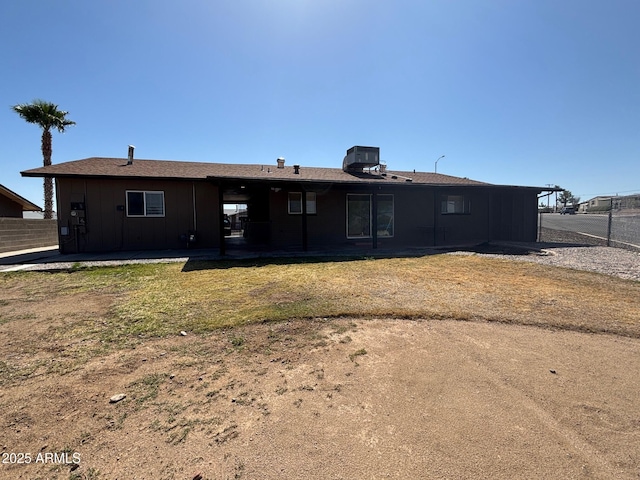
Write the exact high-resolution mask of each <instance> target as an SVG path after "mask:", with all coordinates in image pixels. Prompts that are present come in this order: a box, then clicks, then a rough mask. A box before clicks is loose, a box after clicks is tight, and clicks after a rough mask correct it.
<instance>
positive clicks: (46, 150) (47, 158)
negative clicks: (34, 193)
mask: <svg viewBox="0 0 640 480" xmlns="http://www.w3.org/2000/svg"><path fill="white" fill-rule="evenodd" d="M42 160H43V163H44V166H45V167H47V166H49V165H51V132H50V131H49V130H46V129H45V130H43V132H42ZM44 218H45V219H47V220H50V219H52V218H53V179H52V178H49V177H45V179H44Z"/></svg>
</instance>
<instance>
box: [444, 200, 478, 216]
mask: <svg viewBox="0 0 640 480" xmlns="http://www.w3.org/2000/svg"><path fill="white" fill-rule="evenodd" d="M440 213H442V214H443V215H452V214H466V213H471V202H470V201H469V199H467V198H465V197H464V195H443V196H442V204H441V208H440Z"/></svg>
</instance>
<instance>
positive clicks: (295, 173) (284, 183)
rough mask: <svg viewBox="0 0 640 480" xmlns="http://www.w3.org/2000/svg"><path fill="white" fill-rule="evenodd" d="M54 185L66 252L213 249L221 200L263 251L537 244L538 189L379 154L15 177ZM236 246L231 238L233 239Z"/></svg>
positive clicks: (110, 166) (220, 228) (64, 168)
mask: <svg viewBox="0 0 640 480" xmlns="http://www.w3.org/2000/svg"><path fill="white" fill-rule="evenodd" d="M22 175H23V176H25V177H52V178H54V179H55V184H56V201H57V208H58V218H59V239H60V243H59V244H60V250H61V252H62V253H73V252H78V251H87V252H88V251H95V252H98V251H114V250H136V249H176V248H184V247H186V246H196V247H198V248H212V249H219V250H220V253H222V254H224V253H225V251H226V249H227V248H229V246H230V243H229V242H230V240H231V239H230V238H227V239H225V230H224V208H225V204H227V205H232V204H243V205H246V208H247V211H246V221H244V222H243V227H244V234H243V238H242V241H243V242H245V243H246V244H248V245H253V246H257V245H260V246H261V248H263V249H264V248H266V249H274V250H282V249H301V250H307V249H310V248H327V247H328V248H332V249H333V248H335V249H340V248H344V247H354V246H355V247H356V248H363V249H367V248H382V247H384V248H389V249H394V248H402V247H424V246H446V245H461V244H474V243H481V242H486V241H491V240H509V241H535V240H536V237H537V225H538V223H537V222H538V210H537V208H538V198H537V196H538V194H539V193H540V192H542V191H548V189H545V188H541V187H522V186H503V185H492V184H489V183H484V182H479V181H474V180H470V179H467V178H459V177H453V176H448V175H442V174H437V173H426V172H396V171H391V170H387V169H386V166H385V165H384V164H381V163H380V161H379V149H378V148H377V147H353V148H351V149H349V150H348V151H347V155H346V157H345V158H344V160H343V166H342V168H317V167H310V166H306V165H292V166H290V165H285V160H284V159H282V158H279V159H277V161H275V162H273V163H265V164H250V165H249V164H222V163H197V162H183V161H161V160H138V159H134V158H133V150H132V148H130V150H129V156H128V158H95V157H94V158H87V159H83V160H76V161H70V162H66V163H60V164H56V165H50V166H46V167H40V168H35V169H32V170H27V171H24V172H22ZM235 240H237V239H235Z"/></svg>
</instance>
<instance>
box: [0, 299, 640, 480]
mask: <svg viewBox="0 0 640 480" xmlns="http://www.w3.org/2000/svg"><path fill="white" fill-rule="evenodd" d="M76 302H77V303H76ZM78 303H79V304H82V305H83V308H84V310H85V311H91V312H93V314H96V313H98V314H99V313H100V312H101V311H104V313H105V315H106V313H107V310H108V308H109V305H110V300H109V298H100V297H99V296H96V295H92V296H91V297H87V298H76V299H75V302H74V304H75V305H77V304H78ZM73 307H74V305H69V304H61V303H59V304H55V303H54V304H52V306H51V308H54V309H57V311H56V312H54V313H57V314H58V315H57V316H56V317H55V318H58V319H59V320H57V321H58V322H61V323H62V325H64V322H65V320H64V319H65V318H66V317H68V316H69V315H71V312H72V311H74V308H73ZM43 332H46V326H43V325H42V324H41V322H39V321H38V319H37V317H36V316H33V315H29V314H25V315H24V319H23V320H22V324H21V328H20V329H16V328H15V322H10V323H5V324H2V323H1V322H0V370H2V369H4V370H5V371H4V372H2V373H3V374H4V377H3V378H6V379H8V380H7V381H6V382H5V384H4V385H2V389H1V390H0V425H1V432H2V436H1V437H0V449H1V453H2V457H1V458H2V464H0V478H3V479H5V478H6V479H16V478H22V479H30V480H34V479H49V478H51V479H65V480H66V479H73V480H77V479H127V480H132V479H186V480H191V479H233V478H242V479H298V478H300V479H302V478H304V479H353V478H376V479H377V478H380V479H383V478H402V479H413V478H415V479H418V478H420V479H457V478H474V479H477V478H491V479H517V478H522V479H532V478H553V479H579V478H585V479H592V478H597V479H637V478H639V477H640V447H639V445H640V402H639V401H638V399H639V398H640V377H639V376H638V372H639V371H640V340H638V339H635V338H626V337H621V336H615V335H606V334H589V333H577V332H568V331H558V330H555V331H554V330H549V329H544V328H539V327H528V326H518V325H505V324H500V323H486V322H460V321H449V320H428V321H427V320H425V321H416V320H389V319H382V320H351V319H337V320H336V319H331V320H323V319H317V320H315V321H308V320H307V321H296V322H281V323H266V324H260V325H253V326H249V327H240V328H236V329H232V330H218V331H216V332H214V333H212V334H208V335H198V336H197V335H193V334H187V335H186V336H182V335H176V336H174V337H171V338H166V339H161V340H152V341H143V342H140V343H139V344H138V345H136V346H135V348H129V349H124V350H119V351H117V352H110V353H109V352H107V353H105V355H97V356H96V355H93V356H89V357H87V358H86V359H82V360H81V361H80V362H79V363H78V359H77V352H78V351H80V350H78V348H79V345H78V343H79V344H82V340H79V341H76V342H75V343H74V342H68V343H65V342H62V341H60V340H57V339H52V340H51V341H50V342H43V341H42V340H38V341H36V339H42V334H43ZM80 346H81V345H80ZM67 351H69V352H72V351H73V352H76V353H74V354H73V355H71V354H70V355H69V356H66V352H67ZM12 365H13V367H12ZM16 365H17V366H19V367H20V368H21V370H20V371H21V372H24V371H25V369H29V368H31V373H30V375H28V376H26V377H25V378H20V377H19V375H18V370H16V373H15V375H13V374H12V371H8V370H11V369H12V368H17V367H16ZM43 365H46V366H47V368H46V369H45V368H42V366H43ZM56 368H57V370H56ZM56 371H57V372H58V373H55V372H56ZM39 372H45V373H39ZM52 372H54V373H52ZM120 393H123V394H125V395H126V398H125V399H124V400H122V401H119V402H117V403H110V398H111V397H112V396H113V395H115V394H120ZM14 454H15V455H14ZM20 459H22V461H23V462H25V463H23V464H18V463H17V462H18V461H19V460H20ZM27 460H28V461H29V462H30V463H26V462H27Z"/></svg>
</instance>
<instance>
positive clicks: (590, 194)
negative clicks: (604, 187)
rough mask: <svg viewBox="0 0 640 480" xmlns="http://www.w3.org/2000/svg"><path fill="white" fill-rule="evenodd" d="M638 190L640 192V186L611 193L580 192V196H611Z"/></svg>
mask: <svg viewBox="0 0 640 480" xmlns="http://www.w3.org/2000/svg"><path fill="white" fill-rule="evenodd" d="M638 192H640V188H636V189H634V190H623V191H620V190H618V191H617V192H616V193H610V192H600V193H580V195H579V196H581V197H582V196H585V197H589V196H591V197H605V196H608V197H611V196H616V195H618V194H620V193H638Z"/></svg>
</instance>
